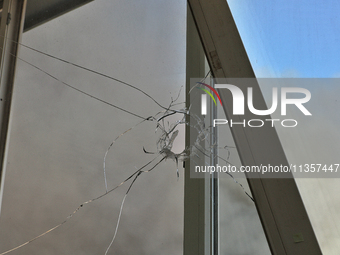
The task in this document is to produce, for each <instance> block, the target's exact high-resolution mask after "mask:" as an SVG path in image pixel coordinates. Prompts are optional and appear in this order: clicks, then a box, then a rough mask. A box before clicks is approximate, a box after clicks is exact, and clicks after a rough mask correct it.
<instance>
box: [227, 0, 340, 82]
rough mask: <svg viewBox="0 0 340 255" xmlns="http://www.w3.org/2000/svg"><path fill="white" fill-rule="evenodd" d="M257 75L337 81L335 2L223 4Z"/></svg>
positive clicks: (339, 8) (339, 7) (339, 6)
mask: <svg viewBox="0 0 340 255" xmlns="http://www.w3.org/2000/svg"><path fill="white" fill-rule="evenodd" d="M228 2H229V4H230V8H231V10H232V13H233V16H234V19H235V20H236V23H237V26H238V28H239V31H240V34H241V37H242V39H243V42H244V45H245V47H246V49H247V52H248V55H249V58H250V60H251V62H252V65H253V68H254V70H255V72H256V74H257V76H260V77H269V76H270V77H340V66H339V59H340V26H339V25H340V15H339V13H340V3H339V2H338V1H335V0H301V1H295V0H286V1H282V0H281V1H279V0H274V1H269V0H257V1H250V0H237V1H236V0H229V1H228Z"/></svg>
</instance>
